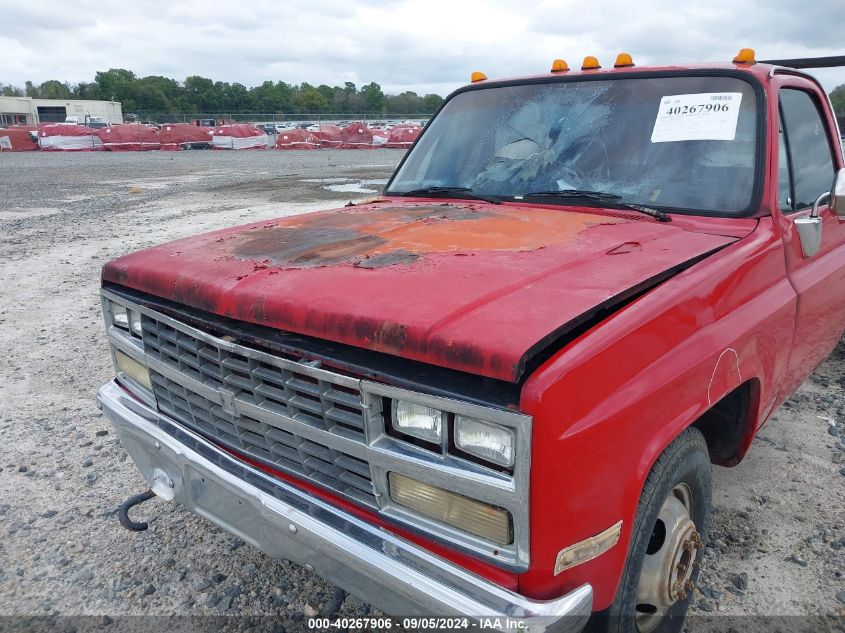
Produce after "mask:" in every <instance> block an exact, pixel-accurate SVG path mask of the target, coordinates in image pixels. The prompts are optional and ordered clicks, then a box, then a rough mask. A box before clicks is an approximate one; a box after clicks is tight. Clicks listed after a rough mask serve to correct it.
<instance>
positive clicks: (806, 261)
mask: <svg viewBox="0 0 845 633" xmlns="http://www.w3.org/2000/svg"><path fill="white" fill-rule="evenodd" d="M774 82H775V85H776V86H777V87H778V92H777V95H778V104H777V107H778V119H779V129H778V152H777V154H778V156H777V160H778V172H777V173H778V204H777V207H778V208H777V209H775V211H774V215H775V221H776V223H777V224H778V226H779V228H780V230H781V235H782V236H783V240H784V247H785V253H786V269H787V276H788V278H789V280H790V282H791V284H792V286H793V287H794V288H795V292H796V293H797V294H798V312H797V322H796V327H795V335H794V341H793V344H792V353H791V355H790V361H789V367H788V370H787V375H786V377H785V380H784V392H783V397H786V395H788V394H789V393H791V392H792V391H794V390H795V389H796V388H797V387H798V386H799V385H800V384H801V382H802V381H803V380H804V379H805V378H806V377H807V375H809V374H810V373H811V372H812V371H813V369H815V367H816V366H817V365H818V364H819V363H820V362H821V361H823V360H824V359H825V358H826V357H827V356H828V355H829V354H830V352H831V351H832V350H833V349H834V347H835V346H836V344H837V343H838V342H839V339H840V338H841V336H842V331H843V328H845V222H843V221H842V220H840V219H839V217H838V216H837V215H836V214H835V213H834V212H833V211H832V210H831V209H830V208H829V206H828V205H827V204H824V205H820V208H819V217H820V218H821V221H822V229H821V246H820V248H819V250H818V252H817V253H815V254H813V255H810V256H805V254H804V252H803V250H802V246H801V241H800V239H799V236H798V231H797V229H796V226H795V219H796V218H799V217H808V216H809V215H810V214H811V210H812V207H813V203H814V202H815V201H816V199H817V198H818V197H819V196H820V195H821V194H823V193H825V192H827V191H830V189H831V186H832V183H833V179H834V174H835V170H838V169H840V168H841V167H842V162H843V159H842V154H841V151H840V149H839V142H838V139H836V136H835V134H836V126H835V123H834V121H833V119H832V115H831V112H830V110H829V108H828V107H826V99H825V101H823V99H824V97H823V95H822V94H821V93H820V91H819V88H818V86H817V85H816V84H815V83H814V82H812V81H810V80H808V79H805V78H802V77H799V76H794V75H780V76H778V75H776V76H775V78H774ZM770 129H771V128H770ZM834 139H835V140H834ZM784 343H786V341H784Z"/></svg>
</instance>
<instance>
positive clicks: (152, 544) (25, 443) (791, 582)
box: [0, 150, 845, 630]
mask: <svg viewBox="0 0 845 633" xmlns="http://www.w3.org/2000/svg"><path fill="white" fill-rule="evenodd" d="M400 158H401V152H400V151H394V150H380V151H374V152H363V151H362V152H354V151H334V152H332V151H319V152H269V151H268V152H237V153H228V152H211V151H204V152H178V153H166V152H150V153H144V154H140V153H131V154H107V153H90V154H47V153H44V154H40V153H31V154H2V155H0V225H2V230H0V288H2V295H0V296H2V301H1V302H0V350H2V351H3V354H4V356H5V358H4V362H3V363H2V367H0V437H1V438H2V442H1V443H0V615H19V616H43V615H48V616H57V615H62V616H83V615H87V616H97V618H95V619H91V618H89V619H88V620H86V622H88V623H90V622H96V623H98V626H99V625H103V624H108V623H109V622H110V619H111V618H115V617H117V616H123V615H140V614H152V615H161V616H173V615H187V614H197V613H200V614H206V615H220V614H226V615H249V616H259V615H273V616H276V617H277V619H276V620H274V621H275V626H276V628H277V629H280V628H281V627H284V628H286V629H288V630H293V629H296V628H299V627H300V626H301V623H302V622H303V619H304V618H307V617H309V616H313V615H314V614H316V613H318V612H323V611H331V610H333V608H334V607H333V605H332V600H333V598H334V597H335V596H334V589H333V587H332V586H330V585H329V584H327V583H325V582H324V581H322V580H321V579H319V578H317V577H315V576H313V575H312V574H310V573H308V572H307V571H306V570H304V569H303V568H300V567H297V566H295V565H293V564H290V563H286V562H281V561H273V560H271V559H269V558H267V557H266V556H264V555H263V554H261V553H260V552H258V551H256V550H254V549H253V548H251V547H250V546H246V545H244V544H243V543H242V542H240V541H238V540H237V539H235V538H234V537H232V536H229V535H228V534H226V533H224V532H221V531H220V530H219V529H217V528H216V527H214V526H213V525H211V524H210V523H208V522H206V521H205V520H203V519H200V518H199V517H196V516H193V515H191V514H189V513H188V512H186V511H184V510H182V509H180V508H178V507H175V506H173V505H170V504H165V503H163V502H160V501H152V502H150V503H148V504H145V505H144V506H141V507H140V508H138V509H137V510H136V511H135V515H136V516H138V517H141V518H142V519H147V520H149V522H150V529H149V531H147V532H141V533H130V532H128V531H126V530H124V529H123V528H121V527H120V526H119V525H118V522H117V519H116V517H115V516H114V512H115V508H116V507H117V505H118V504H119V503H120V502H122V501H123V500H124V499H125V498H126V497H127V496H128V495H130V494H134V493H137V492H140V491H142V490H144V489H145V487H146V486H145V485H144V481H143V479H142V478H141V476H140V475H139V474H138V472H137V471H136V469H135V467H134V466H133V465H132V463H131V461H130V460H128V459H127V456H126V453H125V452H124V451H123V449H122V448H121V446H120V444H119V442H118V441H117V439H116V436H115V434H114V432H113V431H112V430H111V429H110V426H109V424H108V423H107V422H106V420H105V418H104V417H103V416H102V415H101V414H100V412H99V411H98V410H97V408H96V405H95V402H94V394H95V392H96V389H97V387H98V386H99V385H100V384H102V383H103V382H105V381H106V380H108V379H109V378H110V377H111V375H112V369H111V365H110V361H109V359H108V353H107V348H106V339H105V336H104V332H103V324H102V318H101V315H100V307H99V302H98V295H97V291H98V279H99V271H100V267H101V266H102V265H103V264H104V263H105V262H106V261H108V260H110V259H112V258H114V257H116V256H118V255H121V254H123V253H126V252H129V251H133V250H136V249H138V248H142V247H146V246H149V245H152V244H156V243H160V242H163V241H166V240H170V239H175V238H178V237H182V236H186V235H190V234H193V233H197V232H200V231H207V230H211V229H215V228H219V227H223V226H227V225H233V224H239V223H246V222H248V221H253V220H259V219H264V218H270V217H276V216H279V215H283V214H292V213H299V212H303V211H307V210H312V209H316V208H320V207H323V206H327V205H330V204H335V205H337V204H338V203H341V204H342V203H344V202H346V201H347V200H348V199H350V196H353V199H354V198H358V199H360V198H362V197H367V196H368V195H371V194H368V193H367V192H366V191H363V192H362V191H361V189H362V188H363V189H367V188H369V189H371V190H375V189H377V188H378V187H379V184H380V183H383V182H384V180H383V179H385V178H386V177H387V176H388V175H389V173H390V171H391V170H392V168H393V167H394V166H395V164H396V163H397V162H398V160H399V159H400ZM321 179H328V180H322V181H321ZM344 179H346V180H344ZM372 180H374V181H376V182H375V183H370V184H367V181H372ZM361 181H364V184H363V185H361ZM328 186H332V187H334V188H335V189H341V190H342V191H330V190H329V189H327V188H326V187H328ZM344 189H345V190H347V191H343V190H344ZM843 367H845V346H843V345H840V347H839V349H838V350H837V351H836V352H835V353H834V355H833V357H832V358H830V359H829V360H828V361H827V362H825V363H824V364H823V365H822V366H821V367H820V368H819V369H818V370H817V371H816V373H815V374H814V375H813V376H812V377H811V378H810V379H809V380H808V381H807V382H806V383H805V384H804V385H803V386H802V388H801V389H800V390H799V391H798V393H796V394H795V395H794V396H793V397H792V398H791V400H790V401H789V402H788V403H787V404H786V406H784V407H783V408H782V409H781V410H780V411H779V412H778V413H777V415H776V416H775V418H774V419H773V420H772V421H771V422H770V424H769V425H768V426H767V427H766V428H765V429H764V430H763V431H762V432H761V433H760V435H759V437H758V438H757V440H756V441H755V446H754V447H753V449H752V451H751V453H750V454H749V456H748V457H747V458H746V460H745V461H744V462H743V463H742V464H741V465H739V466H738V467H736V468H733V469H722V468H716V469H715V477H716V482H715V488H714V502H715V508H716V514H715V522H714V523H715V528H714V531H713V535H712V539H711V542H710V544H709V546H708V547H707V550H706V552H707V554H706V557H705V559H704V563H703V571H702V583H701V587H700V588H699V589H697V590H696V597H695V599H694V606H693V609H692V612H691V613H692V614H693V615H697V616H701V617H693V618H691V620H690V625H689V627H690V628H691V629H693V630H724V628H727V627H723V625H724V623H725V622H727V621H728V620H727V619H725V618H714V617H712V615H713V614H725V615H783V616H813V617H820V616H835V615H838V616H843V615H845V512H843V505H845V424H843V422H845V392H843V386H845V377H843ZM366 612H368V607H367V606H366V605H364V604H363V603H361V602H360V601H358V600H355V599H352V598H350V599H348V600H347V601H346V602H345V603H344V604H343V607H342V613H343V614H347V615H353V614H363V613H366ZM703 616H707V617H703ZM796 621H798V620H796ZM802 621H803V620H802ZM235 622H236V623H233V622H232V621H227V622H226V623H223V624H222V626H224V627H225V628H231V627H238V628H244V627H246V628H249V626H252V625H250V624H249V623H248V621H246V620H237V621H235ZM245 622H246V624H244V623H245ZM838 622H839V623H840V624H839V625H840V626H841V622H842V619H841V618H840V619H839V620H838ZM183 624H184V622H183ZM206 624H207V623H206ZM167 626H169V627H170V626H172V623H171V624H168V625H167ZM820 626H821V625H820ZM0 628H2V627H0ZM75 628H78V627H75ZM146 628H150V627H149V626H147V627H146ZM200 628H208V627H206V626H205V625H203V626H202V627H200ZM215 628H221V623H218V624H217V625H215ZM254 630H257V629H254Z"/></svg>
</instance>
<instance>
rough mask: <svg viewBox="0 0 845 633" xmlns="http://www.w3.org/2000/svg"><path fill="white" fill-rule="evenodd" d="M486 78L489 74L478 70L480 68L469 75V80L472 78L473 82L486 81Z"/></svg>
mask: <svg viewBox="0 0 845 633" xmlns="http://www.w3.org/2000/svg"><path fill="white" fill-rule="evenodd" d="M485 79H487V75H485V74H484V73H482V72H480V71H478V70H476V71H475V72H474V73H472V74H471V75H470V76H469V80H470V81H471V82H472V83H476V82H477V81H484V80H485Z"/></svg>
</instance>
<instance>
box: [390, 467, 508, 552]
mask: <svg viewBox="0 0 845 633" xmlns="http://www.w3.org/2000/svg"><path fill="white" fill-rule="evenodd" d="M387 478H388V480H389V482H390V498H391V499H393V501H394V503H397V504H399V505H402V506H405V507H406V508H410V509H411V510H414V511H416V512H418V513H419V514H421V515H422V516H424V517H428V518H429V519H433V520H435V521H440V522H442V523H446V524H447V525H451V526H453V527H456V528H458V529H461V530H465V531H467V532H469V533H470V534H475V535H476V536H480V537H481V538H484V539H487V540H489V541H493V542H494V543H499V544H500V545H508V544H510V543H512V542H513V529H512V527H511V515H510V513H508V511H507V510H503V509H502V508H496V507H494V506H491V505H487V504H486V503H481V502H480V501H474V500H472V499H469V498H467V497H464V496H463V495H459V494H455V493H454V492H448V491H447V490H443V489H442V488H437V487H435V486H430V485H429V484H424V483H423V482H421V481H417V480H416V479H411V478H410V477H405V476H404V475H400V474H399V473H389V474H388V476H387Z"/></svg>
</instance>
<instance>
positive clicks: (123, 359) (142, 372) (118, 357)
mask: <svg viewBox="0 0 845 633" xmlns="http://www.w3.org/2000/svg"><path fill="white" fill-rule="evenodd" d="M114 364H115V369H117V371H118V373H122V374H124V375H125V376H126V377H128V378H131V379H132V380H134V381H135V382H137V383H138V384H139V385H141V386H142V387H144V388H145V389H147V390H149V391H152V390H153V383H152V381H151V380H150V371H149V370H148V369H147V368H146V366H145V365H142V364H141V363H139V362H138V361H137V360H135V359H134V358H132V357H131V356H127V355H126V354H124V353H123V352H121V351H120V350H119V349H116V350H114Z"/></svg>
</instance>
